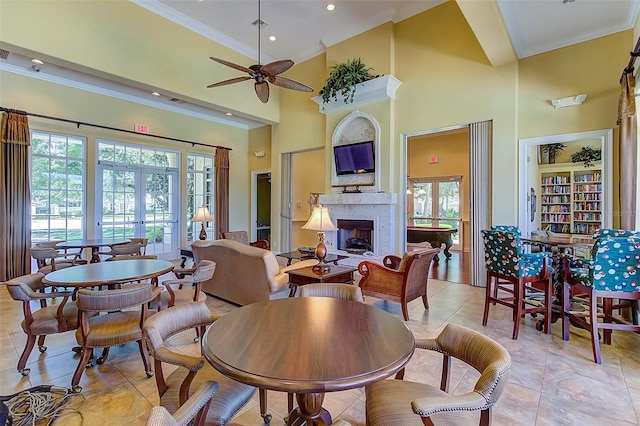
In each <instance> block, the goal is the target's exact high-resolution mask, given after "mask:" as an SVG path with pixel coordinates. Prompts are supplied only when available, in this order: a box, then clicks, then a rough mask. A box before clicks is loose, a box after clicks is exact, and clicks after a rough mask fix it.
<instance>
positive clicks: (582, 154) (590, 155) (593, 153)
mask: <svg viewBox="0 0 640 426" xmlns="http://www.w3.org/2000/svg"><path fill="white" fill-rule="evenodd" d="M601 159H602V150H599V149H594V148H591V147H590V146H583V147H582V149H581V150H580V151H578V152H575V153H573V154H572V155H571V162H572V163H579V162H580V161H582V162H583V163H584V166H585V167H593V166H594V164H593V162H594V161H599V160H601Z"/></svg>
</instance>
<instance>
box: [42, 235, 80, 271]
mask: <svg viewBox="0 0 640 426" xmlns="http://www.w3.org/2000/svg"><path fill="white" fill-rule="evenodd" d="M59 242H60V241H43V242H40V243H36V244H34V246H33V247H31V248H30V251H31V257H33V258H34V259H35V260H36V266H37V267H38V272H42V273H43V274H48V273H49V272H53V271H56V270H58V269H63V268H69V267H71V266H75V265H82V264H85V263H87V261H86V260H84V259H82V257H81V253H80V252H78V253H68V252H66V251H64V250H58V249H56V248H55V247H56V244H58V243H59Z"/></svg>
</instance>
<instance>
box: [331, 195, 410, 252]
mask: <svg viewBox="0 0 640 426" xmlns="http://www.w3.org/2000/svg"><path fill="white" fill-rule="evenodd" d="M319 201H320V204H322V205H323V206H324V207H326V208H327V209H328V210H329V215H330V217H331V219H332V221H333V222H334V223H336V221H337V220H338V219H351V220H371V221H373V232H374V238H373V253H374V257H376V258H378V257H384V256H386V255H388V254H394V253H395V209H396V204H397V203H398V199H397V196H396V194H392V193H388V192H360V193H336V194H320V197H319ZM337 234H338V233H337V231H332V232H327V233H326V241H327V242H328V244H327V245H328V249H329V251H330V252H331V251H337V250H336V247H337V246H338V242H337ZM344 253H345V254H346V252H344ZM349 256H350V257H354V258H368V257H367V256H357V255H352V254H349ZM370 257H371V256H369V258H370ZM343 263H344V262H343Z"/></svg>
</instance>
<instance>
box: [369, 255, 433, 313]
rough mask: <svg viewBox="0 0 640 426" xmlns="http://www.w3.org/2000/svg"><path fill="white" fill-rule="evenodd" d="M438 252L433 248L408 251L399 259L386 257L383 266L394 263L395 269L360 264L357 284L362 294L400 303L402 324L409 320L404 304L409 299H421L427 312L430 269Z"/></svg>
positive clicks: (374, 264)
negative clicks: (360, 276)
mask: <svg viewBox="0 0 640 426" xmlns="http://www.w3.org/2000/svg"><path fill="white" fill-rule="evenodd" d="M439 252H440V249H439V248H432V249H425V250H415V251H409V252H406V253H405V254H404V256H403V257H402V258H398V257H397V256H387V257H386V258H385V259H384V263H385V264H389V265H392V266H395V265H396V264H397V265H398V267H397V269H392V268H390V267H388V266H385V265H380V264H378V263H375V262H370V261H363V262H360V264H359V265H358V272H360V274H361V275H362V279H361V280H360V283H359V284H358V285H359V287H360V289H361V290H362V294H363V295H364V296H373V297H377V298H380V299H385V300H390V301H392V302H397V303H400V305H401V306H402V316H403V318H404V320H405V321H409V309H408V307H407V304H408V303H409V302H411V301H412V300H414V299H417V298H418V297H422V304H423V305H424V307H425V309H429V299H428V297H427V282H428V279H429V268H430V267H431V261H432V260H433V258H434V256H435V255H437V254H438V253H439Z"/></svg>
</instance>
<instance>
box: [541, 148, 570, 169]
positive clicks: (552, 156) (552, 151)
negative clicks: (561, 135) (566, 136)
mask: <svg viewBox="0 0 640 426" xmlns="http://www.w3.org/2000/svg"><path fill="white" fill-rule="evenodd" d="M566 147H567V146H566V145H565V144H563V143H550V144H547V145H542V152H544V153H545V154H547V156H548V157H549V164H553V163H555V162H556V158H557V157H558V154H560V153H561V152H562V151H564V149H565V148H566Z"/></svg>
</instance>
